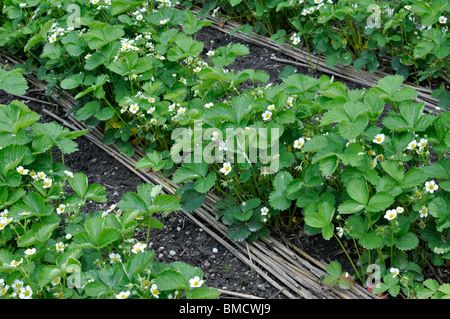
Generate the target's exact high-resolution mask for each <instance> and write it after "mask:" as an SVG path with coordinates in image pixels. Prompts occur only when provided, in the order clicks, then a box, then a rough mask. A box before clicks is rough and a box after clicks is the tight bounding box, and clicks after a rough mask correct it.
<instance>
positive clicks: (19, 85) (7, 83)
mask: <svg viewBox="0 0 450 319" xmlns="http://www.w3.org/2000/svg"><path fill="white" fill-rule="evenodd" d="M22 72H23V69H13V70H11V71H6V70H3V69H2V68H0V90H5V91H6V92H8V93H10V94H14V95H24V94H25V93H26V92H27V90H28V83H27V80H26V79H25V78H24V77H23V76H22Z"/></svg>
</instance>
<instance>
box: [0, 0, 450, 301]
mask: <svg viewBox="0 0 450 319" xmlns="http://www.w3.org/2000/svg"><path fill="white" fill-rule="evenodd" d="M23 3H24V5H21V4H20V3H18V2H15V1H12V0H10V1H6V2H5V8H4V9H3V12H4V15H3V24H2V28H3V29H4V30H8V32H7V33H0V34H2V35H3V38H0V39H1V41H2V42H1V43H2V44H3V45H4V46H6V47H7V49H8V50H9V51H10V52H12V53H14V54H17V55H23V53H24V52H23V51H25V53H26V54H27V55H28V56H29V57H30V58H29V59H28V60H27V62H26V63H25V64H24V65H22V66H21V67H23V68H24V69H25V70H26V69H27V68H28V67H30V66H31V65H32V64H34V63H38V65H40V67H39V69H38V70H37V74H38V76H39V77H40V79H42V80H46V81H47V82H48V84H49V87H50V88H51V87H52V85H55V84H58V83H59V84H60V85H61V87H62V88H64V89H67V90H70V91H71V92H73V94H74V96H75V97H76V98H77V99H79V101H80V103H79V105H78V106H77V108H76V109H74V110H71V112H74V113H75V116H76V117H77V118H78V119H79V120H80V121H85V122H86V124H88V125H90V126H97V125H99V126H101V127H102V128H103V130H104V132H105V134H104V141H105V143H114V144H115V145H117V146H118V147H119V149H120V150H121V151H122V152H123V153H126V154H127V155H130V156H131V155H133V154H134V148H133V145H139V146H140V147H142V149H143V150H144V152H145V153H146V156H145V157H144V158H142V159H141V160H139V161H138V163H137V168H139V169H149V168H150V169H152V170H153V171H155V172H158V173H159V174H161V176H162V177H163V178H165V179H167V178H170V179H171V181H172V182H173V183H175V184H180V186H181V187H179V188H178V190H177V191H176V196H177V197H178V198H179V199H180V200H181V206H182V208H183V210H185V211H187V212H192V211H195V210H196V209H197V208H199V207H200V206H201V205H202V204H203V203H204V201H205V198H206V197H207V196H210V193H211V192H212V191H213V192H215V193H216V194H217V195H219V196H221V197H222V198H223V200H220V201H218V202H217V204H216V206H215V208H216V210H217V212H218V213H217V218H218V219H220V220H221V221H222V222H223V223H224V224H226V225H227V226H229V227H228V234H229V236H230V238H232V239H234V240H238V241H243V240H247V241H254V240H256V239H258V238H260V237H264V236H268V235H269V233H270V230H271V229H272V228H273V227H279V228H281V229H283V230H284V231H296V230H297V229H298V227H300V225H302V226H303V227H304V229H305V231H306V232H307V233H309V234H311V235H314V234H322V236H323V238H324V239H326V240H330V239H331V238H334V240H337V241H338V242H339V243H341V244H342V240H343V239H344V238H345V239H347V240H349V241H350V242H352V243H353V244H354V245H355V248H356V251H357V252H358V261H357V262H353V261H352V260H351V258H350V256H349V259H350V260H351V261H352V264H353V270H354V275H353V277H355V278H356V279H357V280H359V281H360V282H362V283H365V282H366V280H367V278H370V276H369V275H370V270H369V269H371V268H370V267H369V266H373V265H376V266H377V267H378V269H379V272H378V275H379V276H380V278H381V277H385V278H387V279H386V280H387V282H389V283H391V284H392V283H393V282H394V284H392V285H391V286H392V287H394V288H392V289H390V291H391V292H397V294H398V293H399V291H400V288H401V289H402V293H403V294H404V295H405V296H407V297H416V296H417V287H418V285H422V284H421V282H422V281H423V280H424V276H423V273H422V270H423V269H425V267H426V266H427V262H428V260H431V262H432V263H434V264H435V265H444V264H445V263H447V262H448V259H449V257H450V247H449V246H448V239H449V238H448V237H449V236H450V235H449V234H448V227H449V226H450V225H449V224H448V218H449V216H450V203H449V194H448V191H449V189H450V185H449V183H450V181H449V180H450V164H449V160H448V159H447V153H446V152H448V150H449V147H450V140H449V138H450V133H449V131H450V127H449V125H448V123H449V114H448V113H443V114H441V115H431V114H427V113H424V111H423V110H424V109H423V108H424V106H423V103H417V102H414V101H413V99H414V98H415V97H417V92H416V91H415V90H414V89H411V88H401V85H402V83H403V77H402V76H398V75H397V76H389V77H386V78H384V79H382V80H380V81H379V83H378V86H376V87H374V88H371V89H369V90H359V89H356V90H351V89H349V88H347V87H346V86H345V85H344V84H343V83H340V82H334V81H333V79H332V78H329V77H327V76H321V77H320V78H313V77H309V76H305V75H301V74H295V73H293V72H292V73H291V74H287V73H286V72H284V73H283V74H280V76H281V77H282V80H283V81H282V83H281V84H279V85H270V84H267V85H264V83H266V82H267V81H268V80H269V76H268V74H266V73H265V72H263V71H260V70H252V69H248V70H243V71H239V72H234V71H231V70H229V69H227V67H228V66H229V65H230V64H232V63H233V62H234V61H235V59H236V57H237V56H239V55H247V54H249V50H248V48H247V47H246V46H244V45H241V44H233V43H230V44H228V45H226V46H221V47H214V43H211V46H210V47H207V48H205V44H203V43H201V42H198V41H196V40H195V38H193V37H195V33H196V32H197V31H199V30H200V29H201V28H202V27H204V26H206V25H209V24H210V23H211V22H210V21H206V20H198V19H197V18H196V17H195V16H193V14H192V13H190V12H189V11H182V10H177V9H174V8H173V4H172V3H171V2H170V1H125V0H117V1H112V2H109V1H103V2H100V1H97V0H91V1H89V2H88V1H84V0H79V1H77V2H76V6H75V7H71V5H73V2H71V1H61V2H58V3H57V4H53V2H50V1H27V2H23ZM71 10H72V11H71ZM77 13H79V14H80V15H79V16H78V19H77ZM25 23H26V24H25ZM77 23H78V24H77ZM5 34H7V36H6V37H5ZM241 84H245V85H241ZM247 84H250V85H247ZM384 113H386V114H384ZM382 114H383V116H382ZM230 130H231V131H232V132H233V135H232V138H229V135H227V134H226V133H227V132H229V131H230ZM224 137H226V138H224ZM255 141H256V142H255ZM255 149H256V150H258V151H259V152H260V153H259V154H260V156H259V157H258V158H257V159H256V160H253V158H250V157H251V156H250V155H249V154H250V153H251V152H252V151H255ZM272 150H277V151H276V152H272ZM269 153H270V154H269ZM197 155H199V156H198V157H196V156H197ZM238 157H241V159H243V160H241V161H239V160H236V159H237V158H238ZM183 159H184V160H183ZM188 160H190V162H189V161H188ZM173 171H175V173H174V174H173ZM398 273H400V275H398ZM346 278H347V277H346ZM348 278H352V277H348ZM398 278H402V280H398ZM386 285H388V284H387V283H386ZM386 285H384V286H383V285H380V286H378V288H377V289H381V290H382V289H383V288H385V287H386ZM391 286H389V287H391Z"/></svg>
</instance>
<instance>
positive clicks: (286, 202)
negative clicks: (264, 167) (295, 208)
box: [269, 172, 293, 210]
mask: <svg viewBox="0 0 450 319" xmlns="http://www.w3.org/2000/svg"><path fill="white" fill-rule="evenodd" d="M292 180H293V178H292V176H291V174H289V173H288V172H279V173H278V174H277V175H276V176H275V178H274V181H273V189H274V190H273V191H272V192H271V193H270V195H269V203H270V205H271V206H272V207H273V208H275V209H277V210H285V209H287V208H289V206H290V205H291V203H292V200H290V199H289V198H288V197H287V196H286V190H287V185H288V184H289V183H290V182H291V181H292Z"/></svg>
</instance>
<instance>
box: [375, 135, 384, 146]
mask: <svg viewBox="0 0 450 319" xmlns="http://www.w3.org/2000/svg"><path fill="white" fill-rule="evenodd" d="M384 138H385V136H384V134H377V135H375V138H374V139H373V142H374V143H377V144H381V143H383V142H384Z"/></svg>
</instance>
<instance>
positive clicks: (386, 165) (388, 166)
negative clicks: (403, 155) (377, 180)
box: [381, 160, 405, 184]
mask: <svg viewBox="0 0 450 319" xmlns="http://www.w3.org/2000/svg"><path fill="white" fill-rule="evenodd" d="M381 167H382V168H383V169H384V171H385V172H386V173H388V174H389V176H391V177H392V178H394V179H395V180H396V181H397V182H398V183H399V184H401V183H402V181H403V178H404V176H405V171H404V168H403V167H402V166H400V165H398V162H396V161H391V160H384V161H382V162H381Z"/></svg>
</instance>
